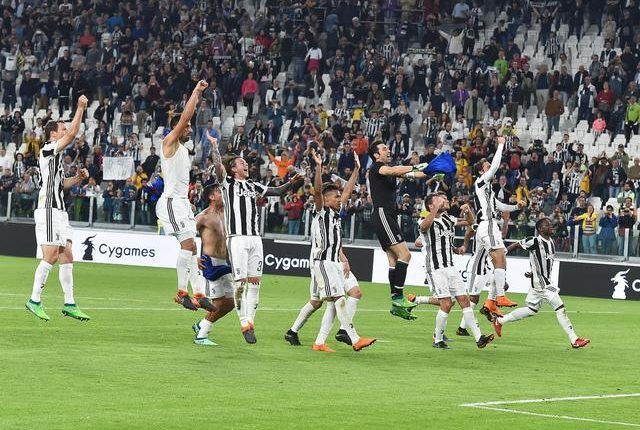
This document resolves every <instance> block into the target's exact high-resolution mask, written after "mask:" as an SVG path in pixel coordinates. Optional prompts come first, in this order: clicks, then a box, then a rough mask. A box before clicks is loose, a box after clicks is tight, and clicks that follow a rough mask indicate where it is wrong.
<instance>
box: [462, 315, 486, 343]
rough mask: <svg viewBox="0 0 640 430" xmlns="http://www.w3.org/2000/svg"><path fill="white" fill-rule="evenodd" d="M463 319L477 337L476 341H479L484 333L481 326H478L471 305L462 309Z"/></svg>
mask: <svg viewBox="0 0 640 430" xmlns="http://www.w3.org/2000/svg"><path fill="white" fill-rule="evenodd" d="M462 319H463V320H464V322H465V324H466V326H467V328H468V329H469V330H471V334H472V335H473V337H474V338H475V340H476V342H477V341H479V340H480V336H482V333H481V332H480V327H478V321H477V320H476V317H475V316H474V315H473V308H472V307H471V306H469V307H468V308H464V309H463V310H462Z"/></svg>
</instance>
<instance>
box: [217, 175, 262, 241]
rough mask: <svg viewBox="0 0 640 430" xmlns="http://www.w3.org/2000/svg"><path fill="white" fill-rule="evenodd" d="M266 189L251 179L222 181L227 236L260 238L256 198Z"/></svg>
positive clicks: (230, 178) (227, 178)
mask: <svg viewBox="0 0 640 430" xmlns="http://www.w3.org/2000/svg"><path fill="white" fill-rule="evenodd" d="M267 189H268V187H267V186H265V185H262V184H260V183H258V182H254V181H252V180H251V179H247V180H239V179H234V178H232V177H231V176H227V177H226V178H225V179H224V180H223V181H222V198H223V200H224V223H225V228H226V231H227V236H229V237H231V236H260V228H259V227H258V226H259V224H258V221H259V218H260V213H259V208H258V202H257V200H258V198H259V197H263V196H264V195H265V193H266V192H267Z"/></svg>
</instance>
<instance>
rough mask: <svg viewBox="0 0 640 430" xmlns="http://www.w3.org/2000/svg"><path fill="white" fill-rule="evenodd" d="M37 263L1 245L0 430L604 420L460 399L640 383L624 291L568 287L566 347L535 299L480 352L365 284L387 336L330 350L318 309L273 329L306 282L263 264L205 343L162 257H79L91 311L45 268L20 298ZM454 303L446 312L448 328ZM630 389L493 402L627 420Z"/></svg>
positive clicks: (424, 313)
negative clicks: (66, 307)
mask: <svg viewBox="0 0 640 430" xmlns="http://www.w3.org/2000/svg"><path fill="white" fill-rule="evenodd" d="M36 265H37V261H36V260H34V259H18V258H8V257H0V321H1V322H2V331H1V332H0V357H1V359H2V362H1V365H0V387H1V389H0V428H1V429H29V428H41V429H46V430H54V429H69V428H82V429H150V428H157V429H182V428H184V429H193V428H206V427H210V428H211V427H214V428H224V429H227V428H233V429H236V428H237V429H250V428H256V429H272V428H273V429H276V428H277V429H283V428H297V429H300V428H304V429H307V428H323V429H326V428H367V429H368V428H389V429H395V428H426V427H428V428H440V429H442V428H455V429H459V428H462V427H463V426H464V427H466V428H470V429H495V428H517V429H542V428H544V429H549V428H553V429H575V428H590V429H591V428H597V429H608V428H611V429H613V428H621V427H622V426H620V425H610V424H604V423H593V422H590V423H584V422H578V421H569V420H563V419H558V418H546V417H537V416H527V415H518V414H512V413H505V412H497V411H488V410H481V409H474V408H466V407H461V406H460V405H461V404H463V403H469V402H487V401H498V400H516V399H534V398H548V397H565V396H588V395H596V394H619V393H634V392H640V388H639V386H638V381H639V380H640V370H639V367H638V354H639V353H640V347H639V346H638V342H637V339H638V337H639V336H640V313H639V312H638V310H639V306H640V303H637V302H636V303H634V302H619V301H608V300H598V299H583V298H573V297H566V298H565V301H566V304H567V308H568V309H569V311H570V314H569V315H570V317H571V319H572V322H573V323H574V325H575V327H576V329H577V332H578V334H581V335H583V336H587V337H590V338H591V340H592V345H590V346H589V347H588V348H586V349H584V350H572V349H571V348H570V346H569V343H568V341H567V339H566V338H565V335H564V332H562V330H561V329H560V327H559V326H558V325H557V322H556V319H555V315H554V314H553V313H551V312H543V313H541V314H540V315H539V316H537V317H535V318H532V319H529V320H526V321H522V322H519V323H515V324H513V325H510V326H506V327H505V329H504V332H503V334H504V337H502V338H500V339H497V340H496V342H494V344H492V345H490V346H489V347H488V348H487V349H485V350H477V349H476V347H475V345H474V343H473V341H472V340H470V339H469V338H464V339H460V338H458V339H455V342H453V343H452V346H453V348H454V349H452V350H449V351H440V350H434V349H433V348H432V347H431V333H432V332H433V326H434V319H435V308H433V307H423V308H421V309H420V310H419V312H418V313H417V315H419V318H418V320H417V321H415V322H406V321H403V320H400V319H397V318H394V317H391V316H390V315H389V313H388V311H387V309H388V306H389V302H388V297H387V292H388V290H387V287H386V286H383V285H373V284H368V283H363V291H364V298H363V300H362V301H361V306H360V310H361V311H360V312H359V313H358V314H357V316H356V320H355V324H356V327H357V329H358V331H359V332H360V333H361V334H363V335H367V336H376V337H378V338H379V339H381V340H384V341H386V342H379V343H377V344H375V345H374V346H373V347H371V348H369V349H367V350H364V351H362V352H360V353H355V352H353V351H352V350H350V349H348V348H346V347H343V345H341V344H340V345H339V344H337V343H336V342H335V341H334V340H333V339H331V340H330V344H331V345H332V346H334V347H335V349H337V350H338V352H337V353H336V354H324V353H314V352H312V351H311V350H310V346H311V344H312V342H313V339H314V338H315V335H316V331H317V328H318V326H319V322H320V314H317V315H314V316H313V317H312V319H311V320H310V321H309V323H308V324H307V326H306V327H305V328H304V329H303V331H302V334H301V340H302V342H303V344H304V346H303V347H298V348H294V347H291V346H289V345H288V344H287V343H285V342H284V340H283V338H282V336H283V333H284V332H285V331H286V329H287V328H289V326H290V324H291V323H292V321H293V319H294V318H295V316H296V315H297V309H298V308H299V307H300V306H302V305H303V304H304V303H305V301H306V300H307V298H308V280H307V279H304V278H294V277H276V276H267V277H265V279H264V283H263V288H262V293H261V298H260V299H261V300H260V308H261V309H260V308H259V309H258V315H257V321H256V323H257V328H256V334H257V337H258V344H256V345H247V344H246V343H245V342H244V340H243V338H242V336H241V334H240V330H239V325H238V321H237V317H236V315H235V314H230V315H228V316H227V317H226V318H224V319H223V320H221V321H220V322H219V324H216V325H215V326H214V330H213V332H212V336H211V337H212V338H213V339H215V340H216V342H218V343H220V344H221V346H220V347H217V348H203V347H197V346H195V345H193V344H192V343H191V341H192V337H193V334H192V332H191V324H193V322H194V321H196V319H197V316H196V314H194V313H192V312H189V311H186V310H182V309H179V308H178V307H177V306H176V305H175V304H173V302H172V297H173V293H174V291H175V272H174V271H173V270H164V269H152V268H137V267H124V266H110V265H99V264H82V263H76V264H75V269H74V270H75V285H76V296H77V300H78V303H79V304H80V305H81V307H82V308H83V309H84V310H85V311H86V312H87V313H89V314H90V315H91V316H92V317H93V319H92V321H90V322H88V323H80V322H78V321H75V320H71V319H69V318H64V317H63V316H62V315H61V314H60V309H61V307H62V294H61V290H60V287H59V284H58V281H57V278H58V273H57V268H55V269H54V270H53V271H52V272H51V275H50V276H49V282H48V284H47V288H46V290H45V294H44V295H43V303H44V304H45V305H46V306H47V310H48V312H49V315H50V316H51V317H52V320H51V321H50V322H48V323H44V322H41V321H38V320H36V318H35V317H34V316H32V315H30V314H29V313H28V312H27V311H26V310H24V303H25V301H26V299H27V297H28V295H29V293H30V290H31V283H32V276H33V271H34V269H35V267H36ZM416 291H418V289H416ZM511 297H512V298H513V299H514V300H518V301H522V300H523V299H524V297H523V296H522V295H517V294H513V295H512V296H511ZM127 308H128V309H127ZM546 310H548V308H546ZM460 315H461V314H460V312H459V310H458V309H457V308H456V311H454V312H452V315H451V317H450V320H449V321H450V322H449V328H448V334H449V336H453V331H454V330H455V327H456V325H457V323H458V322H459V319H460ZM198 316H199V317H201V316H202V313H200V314H199V315H198ZM480 324H481V326H482V328H483V330H484V331H485V332H489V331H490V326H489V324H488V323H487V322H486V320H481V321H480ZM637 400H638V399H637V398H619V399H602V400H581V401H571V402H556V403H547V404H524V405H522V404H520V405H505V406H501V407H504V408H508V409H516V410H522V411H530V412H536V413H544V414H553V415H568V416H575V417H588V418H592V419H597V420H606V421H619V422H625V423H631V424H636V425H640V416H639V415H638V413H637V407H636V405H637Z"/></svg>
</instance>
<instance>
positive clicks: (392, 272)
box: [389, 267, 402, 298]
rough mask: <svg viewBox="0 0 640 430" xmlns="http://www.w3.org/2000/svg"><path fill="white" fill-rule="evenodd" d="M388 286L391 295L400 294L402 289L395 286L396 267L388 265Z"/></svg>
mask: <svg viewBox="0 0 640 430" xmlns="http://www.w3.org/2000/svg"><path fill="white" fill-rule="evenodd" d="M389 288H390V289H391V297H392V298H396V297H397V296H398V295H400V296H402V290H401V289H398V288H396V268H395V267H389Z"/></svg>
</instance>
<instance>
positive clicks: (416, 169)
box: [378, 163, 429, 179]
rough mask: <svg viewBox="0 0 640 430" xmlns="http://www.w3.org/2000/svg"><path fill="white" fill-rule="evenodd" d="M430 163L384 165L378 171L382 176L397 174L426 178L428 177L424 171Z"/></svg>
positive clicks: (406, 176) (397, 175)
mask: <svg viewBox="0 0 640 430" xmlns="http://www.w3.org/2000/svg"><path fill="white" fill-rule="evenodd" d="M428 165H429V163H420V164H416V165H415V166H382V167H380V170H379V171H378V172H379V173H380V174H381V175H382V176H395V177H403V178H414V179H424V178H426V177H427V175H425V174H424V173H423V172H422V171H423V170H424V169H426V168H427V166H428Z"/></svg>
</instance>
